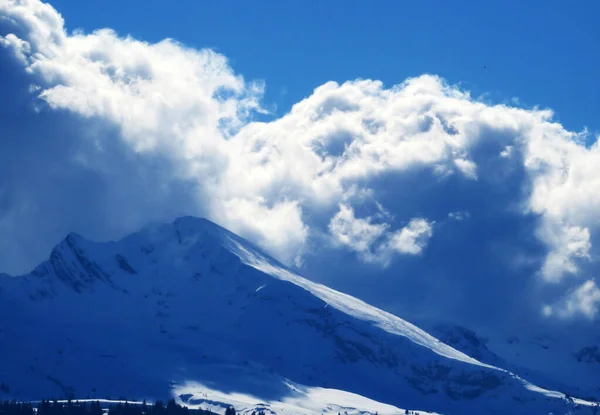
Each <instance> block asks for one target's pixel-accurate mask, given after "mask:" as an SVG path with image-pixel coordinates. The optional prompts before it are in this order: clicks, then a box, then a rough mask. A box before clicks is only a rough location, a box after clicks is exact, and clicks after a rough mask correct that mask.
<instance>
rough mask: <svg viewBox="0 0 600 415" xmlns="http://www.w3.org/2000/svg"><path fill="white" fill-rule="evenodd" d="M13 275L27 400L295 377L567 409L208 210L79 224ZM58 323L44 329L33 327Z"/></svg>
mask: <svg viewBox="0 0 600 415" xmlns="http://www.w3.org/2000/svg"><path fill="white" fill-rule="evenodd" d="M49 276H52V277H53V278H48V277H49ZM34 277H35V278H34ZM13 280H15V281H14V282H15V283H14V284H13V283H12V282H13V281H11V284H5V286H6V288H7V289H6V290H3V291H2V292H1V293H0V295H2V299H1V300H0V315H24V316H25V315H26V316H28V317H27V318H28V321H30V323H28V325H27V326H23V325H22V324H20V321H19V320H18V319H17V320H14V319H13V320H8V321H6V322H5V323H4V326H3V327H0V329H2V330H0V340H1V339H2V336H3V335H4V334H3V333H11V337H10V338H11V339H15V338H16V339H18V340H19V342H20V344H31V345H32V346H31V347H30V348H27V349H23V350H21V349H18V348H14V347H10V346H6V345H10V342H9V341H8V339H7V341H5V342H1V341H0V356H3V357H4V358H5V360H4V361H5V362H8V363H7V367H6V368H4V367H3V370H4V371H3V372H2V375H3V376H5V377H6V379H9V380H10V382H11V389H10V390H11V394H12V395H11V396H13V397H17V398H21V399H22V398H25V397H28V398H42V397H47V396H56V394H57V393H60V391H61V390H63V392H64V391H65V390H69V391H75V392H73V393H75V394H76V395H79V396H87V395H89V394H90V393H91V391H95V392H94V393H100V394H102V395H103V396H115V395H127V396H128V397H130V398H147V397H154V398H159V399H164V398H165V397H166V396H167V395H169V394H177V393H179V392H182V391H183V389H185V394H186V395H191V396H200V394H201V393H207V392H206V390H207V389H206V388H204V387H203V388H200V387H196V386H194V387H192V390H189V388H188V387H187V386H185V387H184V386H182V385H205V386H206V385H210V388H209V389H210V390H211V391H213V392H211V393H214V391H215V390H218V391H221V392H223V391H230V392H231V391H235V392H240V393H247V394H252V396H257V397H258V398H260V399H261V401H263V400H264V402H273V408H274V407H275V405H276V404H275V403H276V402H285V400H286V399H287V398H288V397H287V394H290V393H292V394H293V393H295V392H291V389H290V388H289V387H287V386H285V385H290V384H292V383H293V384H294V385H304V386H306V387H311V388H313V389H310V390H315V391H316V390H317V389H314V388H321V389H318V390H319V391H321V390H327V391H331V390H334V389H335V390H338V391H345V392H348V393H352V394H357V395H360V396H363V397H366V398H369V399H372V400H373V402H374V401H377V402H385V403H389V404H391V405H397V406H398V407H401V406H402V407H413V408H418V407H421V408H423V409H427V410H430V411H435V412H441V413H444V412H446V411H445V410H446V409H448V410H449V413H486V412H485V409H486V408H488V407H489V402H490V401H489V399H492V398H493V402H494V405H496V406H497V407H499V408H500V409H501V410H500V412H502V413H514V414H518V413H523V412H522V411H523V410H524V409H527V411H530V409H531V408H532V407H533V408H535V410H536V411H537V412H540V410H547V409H552V410H555V409H557V408H559V409H560V408H561V404H560V402H559V403H558V404H557V403H556V401H557V397H558V398H559V397H561V396H564V395H562V394H560V393H558V392H549V391H546V390H544V389H542V388H537V387H534V386H533V385H531V384H529V383H528V382H526V381H524V380H523V379H521V378H519V377H517V376H516V375H514V374H513V373H510V372H508V371H507V370H505V369H502V368H498V367H494V366H491V365H488V364H484V363H481V362H480V361H478V360H476V359H474V358H473V357H470V356H469V355H467V354H465V353H463V352H460V351H458V350H456V349H454V348H453V347H451V346H449V345H447V344H445V343H443V342H441V341H440V340H438V339H437V338H435V337H433V336H432V335H430V334H429V333H427V332H425V331H424V330H421V329H420V328H418V327H417V326H415V325H413V324H411V323H409V322H407V321H405V320H403V319H401V318H399V317H397V316H394V315H392V314H390V313H387V312H385V311H382V310H380V309H378V308H376V307H373V306H371V305H368V304H366V303H365V302H363V301H361V300H359V299H357V298H354V297H351V296H349V295H346V294H343V293H340V292H338V291H335V290H333V289H330V288H328V287H326V286H323V285H320V284H316V283H314V282H312V281H310V280H308V279H306V278H303V277H302V276H300V275H298V274H296V273H295V272H293V271H292V270H290V269H288V268H286V267H284V266H283V265H281V264H280V263H278V262H277V261H276V260H274V259H272V258H270V257H269V256H268V255H266V254H264V253H262V252H261V251H260V250H259V249H257V248H256V247H254V246H253V245H252V244H251V243H249V242H247V241H245V240H244V239H243V238H241V237H239V236H237V235H235V234H233V233H231V232H229V231H227V230H226V229H224V228H222V227H220V226H218V225H216V224H214V223H212V222H210V221H208V220H206V219H203V218H196V217H191V216H186V217H181V218H177V219H175V220H174V221H172V222H171V223H167V224H162V225H158V226H150V227H146V228H144V229H143V230H142V231H140V232H137V233H134V234H132V235H129V236H127V237H125V238H122V239H120V240H117V241H112V242H107V243H95V242H90V241H87V240H86V239H84V238H82V237H81V236H79V235H77V234H74V233H73V234H69V235H67V237H66V238H65V239H64V241H63V242H61V244H59V245H58V246H57V247H56V248H55V249H54V250H53V251H52V254H51V256H50V259H49V260H48V261H46V262H45V263H43V264H42V265H40V266H39V267H37V268H36V270H35V271H34V272H33V273H32V274H30V275H29V276H24V277H23V278H21V277H18V278H14V279H13ZM27 297H29V298H30V299H32V300H34V301H25V300H26V299H27ZM11 298H12V299H19V300H18V301H7V299H11ZM46 332H48V333H51V334H52V335H51V336H46V337H47V339H46V340H45V342H39V341H35V338H34V337H32V334H31V333H36V335H37V334H38V333H46ZM468 334H470V333H468ZM463 337H464V336H463ZM471 337H472V336H470V337H469V339H470V338H471ZM64 351H67V352H66V353H64ZM32 362H35V363H34V364H33V365H32ZM32 368H33V369H32ZM90 373H94V376H89V374H90ZM268 382H270V383H268ZM57 387H59V390H58V391H57ZM194 388H195V389H194ZM307 390H309V389H307ZM194 391H196V392H197V393H195V392H194ZM65 393H66V392H65ZM319 393H321V392H319ZM327 393H329V392H327ZM219 396H221V395H219ZM332 396H333V395H332ZM336 396H341V395H339V394H338V395H336ZM344 396H349V395H344ZM541 397H543V399H539V398H541ZM547 398H550V400H547ZM552 399H554V401H552ZM329 403H332V402H328V404H329ZM340 404H343V402H342V403H340ZM277 405H279V404H277ZM339 406H340V407H342V406H343V405H339ZM322 410H325V409H324V408H318V409H315V410H314V412H302V413H306V414H309V413H310V414H313V413H315V414H318V413H322V412H321V411H322ZM537 412H536V413H537ZM547 412H548V411H546V413H547Z"/></svg>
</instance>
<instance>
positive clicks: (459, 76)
mask: <svg viewBox="0 0 600 415" xmlns="http://www.w3.org/2000/svg"><path fill="white" fill-rule="evenodd" d="M52 4H53V5H55V6H56V8H57V9H58V10H60V12H61V13H62V14H63V15H64V16H65V19H66V21H67V27H68V28H69V29H70V30H72V29H75V28H83V29H84V30H85V31H91V30H95V29H98V28H103V27H110V28H113V29H114V30H116V31H117V32H118V33H119V34H121V35H126V34H131V35H132V36H134V37H136V38H139V39H144V40H147V41H150V42H153V41H159V40H161V39H163V38H165V37H171V38H174V39H176V40H178V41H180V42H182V43H184V44H185V45H189V46H191V47H195V48H203V47H210V48H214V49H215V50H217V51H219V52H221V53H223V54H224V55H225V56H227V57H228V58H229V59H230V61H231V65H232V67H233V68H234V69H235V70H236V71H237V72H239V73H241V74H243V75H244V76H245V77H246V78H248V79H264V80H265V82H266V84H267V95H266V102H267V103H268V104H275V105H277V108H278V111H277V113H278V114H283V113H285V112H287V111H288V110H289V109H290V107H291V106H292V105H293V104H294V103H296V102H298V101H299V100H301V99H302V98H304V97H306V96H308V95H309V94H310V93H311V92H312V90H313V89H314V88H315V87H316V86H318V85H321V84H323V83H325V82H327V81H331V80H334V81H337V82H344V81H346V80H351V79H356V78H370V79H379V80H381V81H383V82H384V83H385V84H386V85H388V86H391V85H394V84H397V83H400V82H402V81H403V80H404V79H406V78H407V77H412V76H417V75H421V74H423V73H433V74H436V75H439V76H441V77H443V78H445V79H446V80H448V81H449V82H451V83H460V84H461V85H462V86H463V87H464V88H465V89H467V90H470V91H472V93H473V95H474V96H480V95H484V94H485V97H486V98H488V99H490V100H491V101H493V102H496V103H498V102H505V101H508V100H510V99H512V98H514V97H516V98H518V99H519V101H520V103H521V105H523V106H526V107H532V106H535V105H537V106H540V107H543V108H546V107H547V108H552V109H553V110H554V111H555V112H556V116H557V119H558V120H560V121H561V122H562V123H563V124H564V125H565V126H566V127H567V128H569V129H570V130H574V131H579V130H581V129H583V128H584V127H586V126H587V127H588V128H589V129H590V131H592V132H597V131H599V130H600V122H599V121H598V114H599V113H600V95H599V94H600V77H598V65H599V64H600V49H599V48H598V41H599V40H600V28H599V27H598V24H597V20H596V18H595V17H596V16H597V15H598V13H600V5H598V3H597V2H594V1H581V2H577V3H573V4H569V3H566V2H564V1H559V0H551V1H539V0H534V1H528V2H523V3H520V4H518V5H516V4H514V3H510V2H505V1H488V2H479V1H471V0H469V1H460V2H439V1H421V2H396V1H380V2H378V3H377V4H376V5H373V4H371V3H368V2H360V1H341V0H335V1H328V2H316V1H307V2H280V1H262V2H259V3H258V4H257V3H252V2H241V3H240V2H233V1H225V2H210V1H190V0H183V1H178V2H176V3H175V4H169V5H168V6H167V5H166V4H165V3H164V2H163V1H156V0H148V1H139V0H132V1H128V2H126V3H124V4H123V3H120V2H110V1H109V2H92V3H86V4H85V6H84V5H82V4H81V2H79V1H76V0H57V1H54V2H52Z"/></svg>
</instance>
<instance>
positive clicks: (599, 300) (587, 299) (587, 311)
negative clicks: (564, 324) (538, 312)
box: [543, 280, 600, 319]
mask: <svg viewBox="0 0 600 415" xmlns="http://www.w3.org/2000/svg"><path fill="white" fill-rule="evenodd" d="M599 306H600V288H598V285H597V284H596V282H595V281H594V280H588V281H586V282H584V283H583V284H581V285H580V286H579V287H577V288H576V289H574V290H572V291H571V292H570V293H569V294H568V295H567V296H566V297H565V298H564V299H562V300H561V301H560V302H558V303H557V304H556V305H554V306H545V307H544V310H543V311H544V314H545V315H546V316H552V315H557V316H559V317H561V318H568V317H573V316H577V315H583V316H585V317H587V318H589V319H593V318H594V317H595V316H596V314H597V313H598V307H599Z"/></svg>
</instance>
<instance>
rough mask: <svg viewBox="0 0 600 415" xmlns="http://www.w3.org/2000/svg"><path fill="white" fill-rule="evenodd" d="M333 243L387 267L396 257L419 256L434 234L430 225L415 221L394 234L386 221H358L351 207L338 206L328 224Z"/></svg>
mask: <svg viewBox="0 0 600 415" xmlns="http://www.w3.org/2000/svg"><path fill="white" fill-rule="evenodd" d="M329 231H330V233H331V235H332V236H333V238H334V239H335V241H336V242H337V243H339V244H341V245H344V246H346V247H348V248H350V249H351V250H353V251H355V252H357V253H358V254H359V255H360V257H361V258H362V259H363V261H365V262H373V263H379V264H382V265H384V266H385V265H389V262H390V261H391V260H392V258H393V256H394V255H395V254H405V255H418V254H420V253H421V252H422V251H423V249H424V248H425V246H426V245H427V241H428V240H429V238H431V235H432V234H433V230H432V224H431V223H429V222H428V221H427V220H425V219H420V218H415V219H411V221H410V222H409V223H408V225H406V226H405V227H403V228H401V229H399V230H397V231H395V232H393V231H391V230H390V225H389V224H388V223H386V222H377V221H376V220H375V219H374V218H373V217H371V216H368V217H366V218H357V217H356V216H355V213H354V210H353V209H352V207H351V206H348V205H345V204H340V207H339V211H338V212H337V213H336V214H335V215H334V216H333V217H332V218H331V221H330V222H329Z"/></svg>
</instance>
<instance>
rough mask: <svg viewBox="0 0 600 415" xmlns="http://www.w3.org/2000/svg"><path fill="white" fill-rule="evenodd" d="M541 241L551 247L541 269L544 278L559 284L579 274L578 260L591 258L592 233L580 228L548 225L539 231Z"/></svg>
mask: <svg viewBox="0 0 600 415" xmlns="http://www.w3.org/2000/svg"><path fill="white" fill-rule="evenodd" d="M538 233H539V235H540V239H542V240H543V241H545V242H546V243H547V244H548V246H549V247H550V252H549V254H548V256H547V257H546V260H545V261H544V265H543V266H542V269H541V274H542V276H543V277H544V278H545V279H546V280H547V281H550V282H558V281H560V280H561V279H562V278H563V277H564V276H565V275H568V274H577V272H578V269H577V265H576V263H575V260H576V259H582V258H586V259H589V258H590V254H589V251H590V248H591V242H590V231H589V229H588V228H581V227H579V226H555V225H553V224H552V225H546V226H543V227H542V228H540V230H539V232H538Z"/></svg>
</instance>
